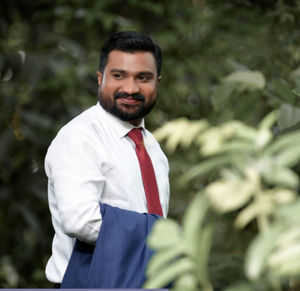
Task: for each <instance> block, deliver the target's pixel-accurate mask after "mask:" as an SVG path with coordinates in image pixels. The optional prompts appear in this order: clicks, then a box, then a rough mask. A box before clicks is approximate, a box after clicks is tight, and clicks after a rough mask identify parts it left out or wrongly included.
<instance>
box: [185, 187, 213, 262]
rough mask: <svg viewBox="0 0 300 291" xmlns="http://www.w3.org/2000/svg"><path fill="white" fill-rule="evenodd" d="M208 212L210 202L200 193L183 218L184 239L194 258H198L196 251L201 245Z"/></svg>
mask: <svg viewBox="0 0 300 291" xmlns="http://www.w3.org/2000/svg"><path fill="white" fill-rule="evenodd" d="M207 210H208V200H207V198H206V197H205V196H204V195H203V194H202V193H199V194H197V195H196V197H195V198H194V199H193V201H192V202H191V203H190V205H189V207H188V209H187V210H186V212H185V214H184V216H183V220H182V226H183V231H184V238H185V240H186V242H187V245H188V246H189V247H190V249H191V253H192V255H194V256H196V251H197V248H198V245H199V238H200V236H201V231H202V224H203V220H204V218H205V215H206V213H207Z"/></svg>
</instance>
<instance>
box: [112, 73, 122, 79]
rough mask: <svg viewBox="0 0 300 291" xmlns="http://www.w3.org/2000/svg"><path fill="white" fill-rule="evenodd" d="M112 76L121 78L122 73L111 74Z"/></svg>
mask: <svg viewBox="0 0 300 291" xmlns="http://www.w3.org/2000/svg"><path fill="white" fill-rule="evenodd" d="M113 77H114V78H115V79H121V78H122V75H121V74H113Z"/></svg>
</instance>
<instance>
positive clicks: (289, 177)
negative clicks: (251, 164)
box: [262, 166, 299, 189]
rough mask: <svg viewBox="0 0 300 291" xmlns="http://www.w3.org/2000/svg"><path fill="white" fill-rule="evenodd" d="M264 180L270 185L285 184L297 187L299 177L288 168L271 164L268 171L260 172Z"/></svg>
mask: <svg viewBox="0 0 300 291" xmlns="http://www.w3.org/2000/svg"><path fill="white" fill-rule="evenodd" d="M262 175H263V178H264V179H265V181H266V182H268V183H269V184H271V185H277V186H279V185H280V186H286V187H290V188H293V189H295V188H297V187H298V185H299V177H298V176H297V175H296V173H295V172H293V171H292V170H291V169H289V168H284V167H281V166H280V167H277V166H273V167H272V168H271V169H269V171H264V172H263V173H262Z"/></svg>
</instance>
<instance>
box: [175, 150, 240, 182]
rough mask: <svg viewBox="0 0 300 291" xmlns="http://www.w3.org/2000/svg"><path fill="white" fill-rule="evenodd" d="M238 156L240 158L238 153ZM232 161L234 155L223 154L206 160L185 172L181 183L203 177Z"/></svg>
mask: <svg viewBox="0 0 300 291" xmlns="http://www.w3.org/2000/svg"><path fill="white" fill-rule="evenodd" d="M236 158H237V159H239V158H238V155H236ZM232 161H233V157H232V156H231V155H226V156H225V155H222V156H217V157H213V158H210V159H208V160H205V161H203V162H201V163H200V164H199V165H197V166H194V167H193V168H191V169H190V170H189V171H188V172H187V173H186V174H184V175H183V176H182V178H180V180H179V183H182V184H186V183H188V182H189V181H190V180H192V179H194V178H197V177H201V176H203V175H205V174H207V173H209V172H211V171H212V170H216V169H219V168H220V167H223V166H225V165H227V164H230V163H231V162H232Z"/></svg>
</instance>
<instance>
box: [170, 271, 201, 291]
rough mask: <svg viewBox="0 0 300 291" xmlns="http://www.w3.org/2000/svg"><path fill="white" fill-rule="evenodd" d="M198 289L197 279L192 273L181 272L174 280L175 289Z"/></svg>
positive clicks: (191, 290)
mask: <svg viewBox="0 0 300 291" xmlns="http://www.w3.org/2000/svg"><path fill="white" fill-rule="evenodd" d="M182 290H185V291H198V290H199V289H198V288H197V279H196V277H195V275H193V274H189V273H188V274H183V275H182V276H180V277H179V278H178V280H176V282H175V291H182Z"/></svg>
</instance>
